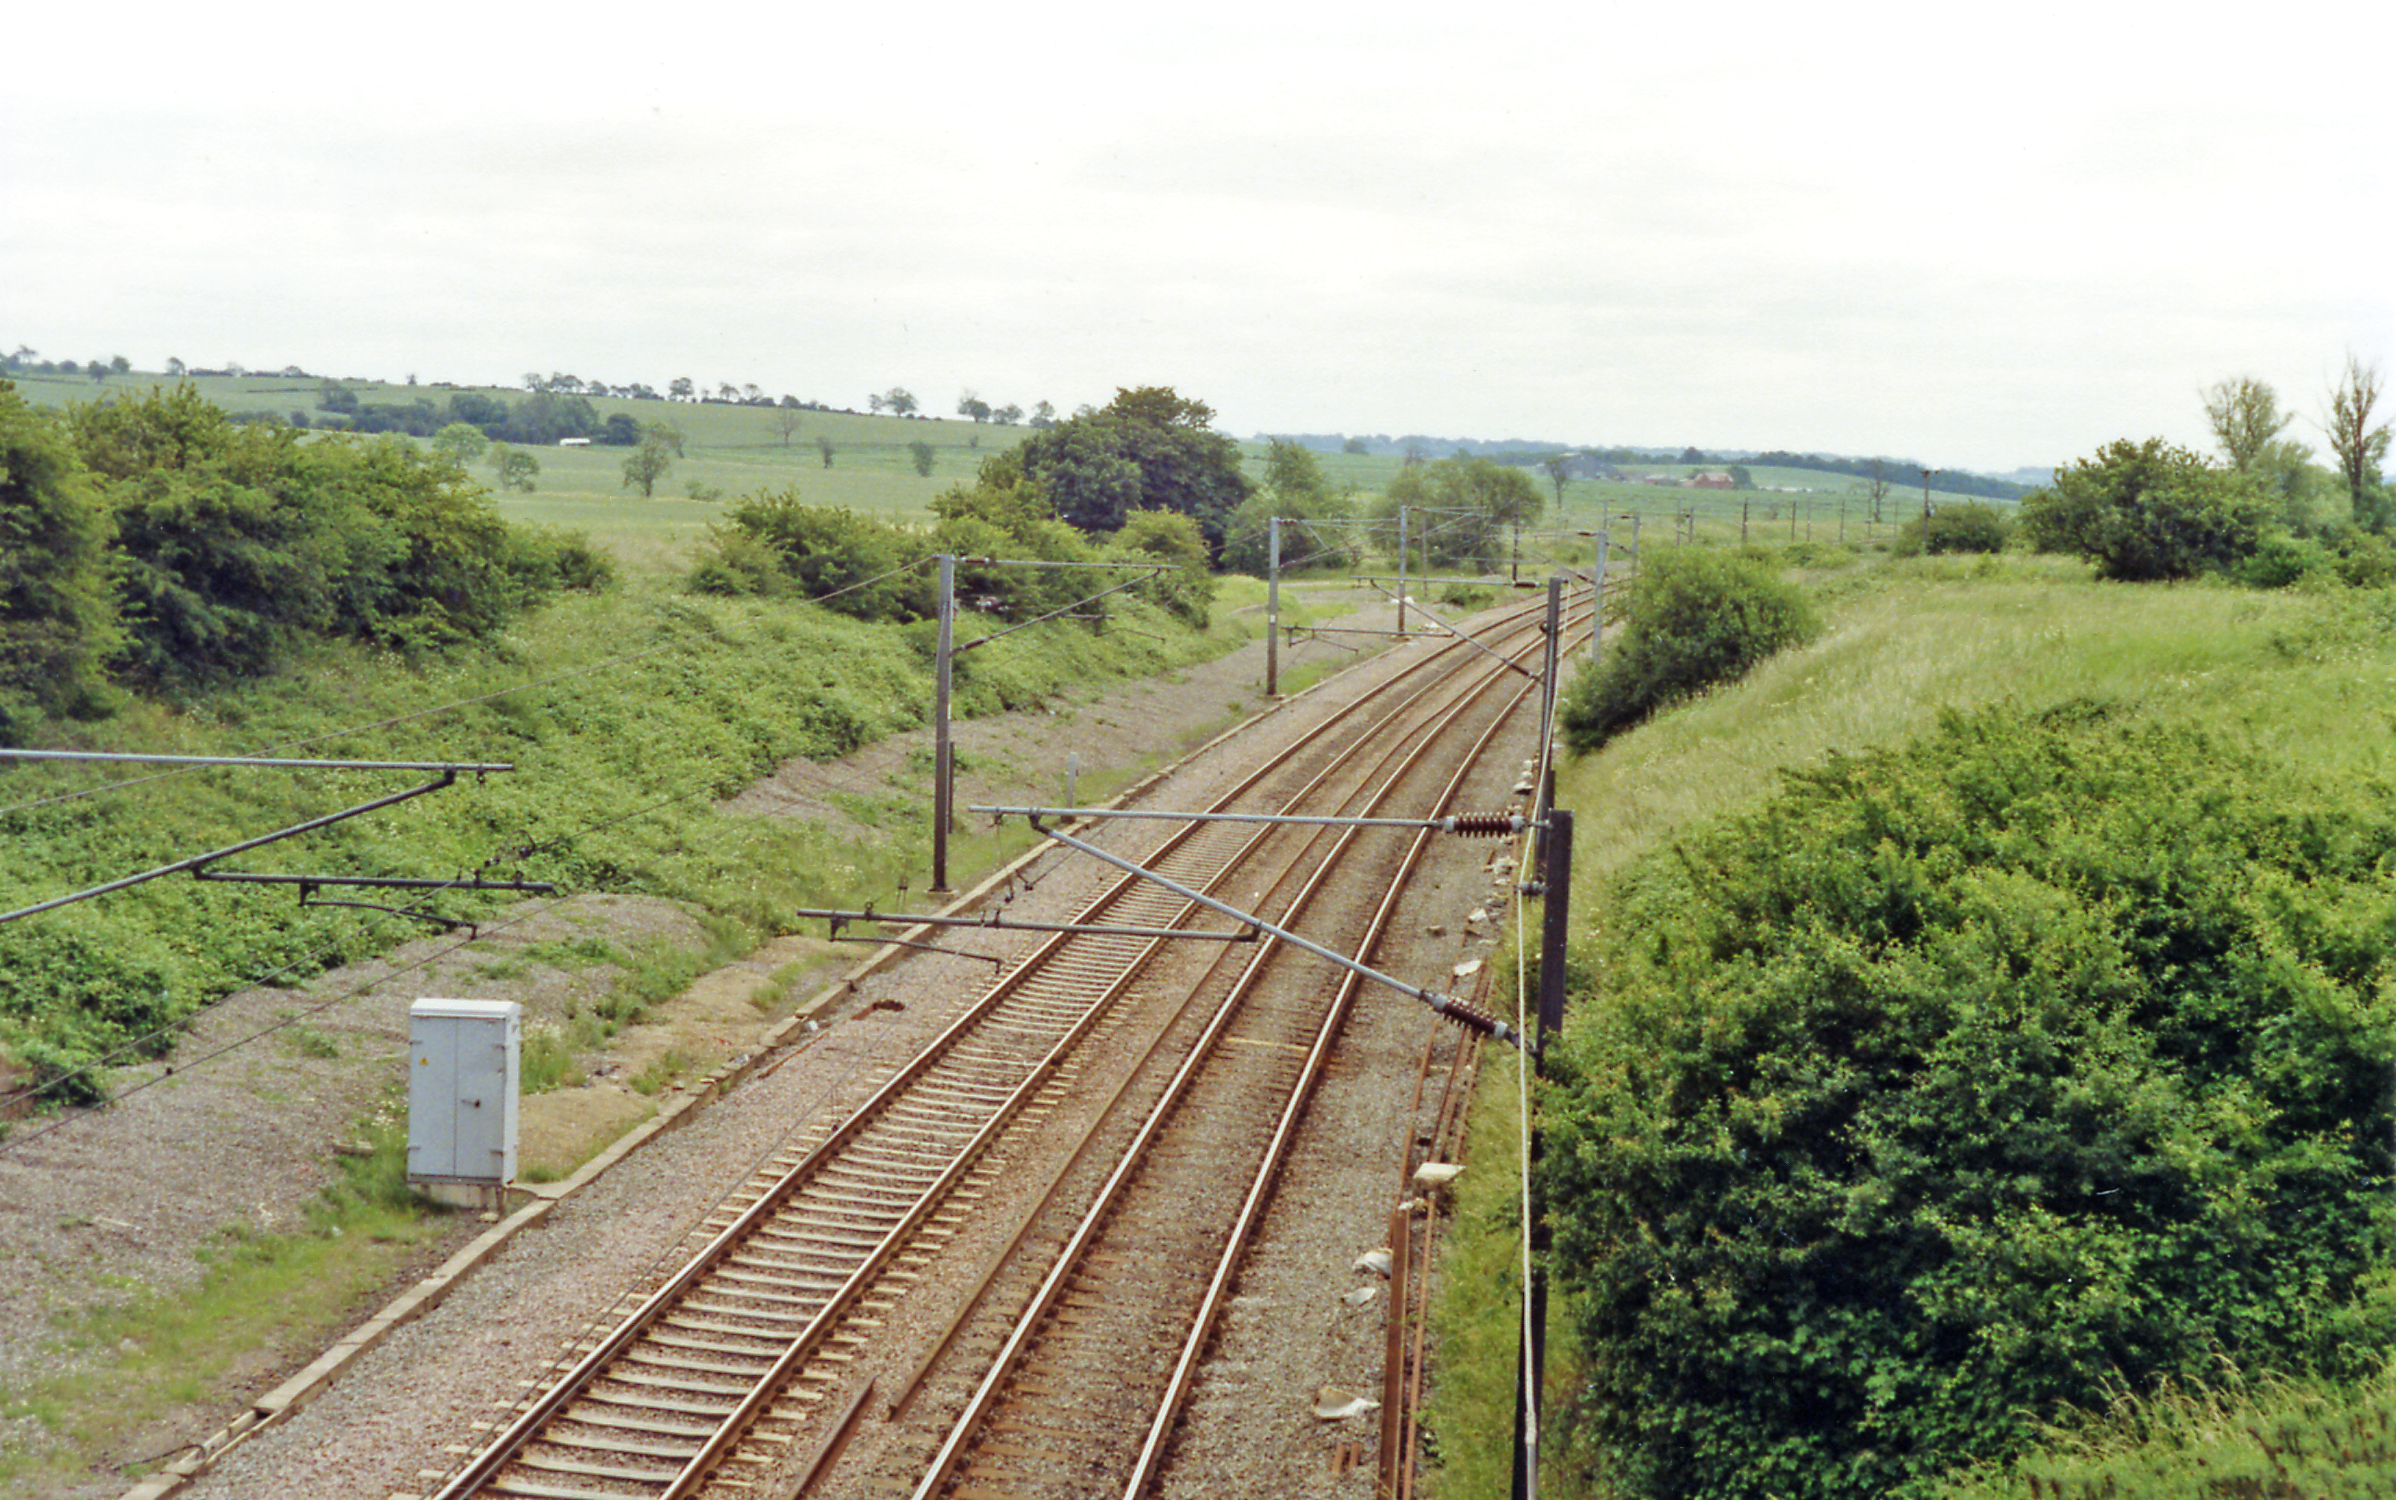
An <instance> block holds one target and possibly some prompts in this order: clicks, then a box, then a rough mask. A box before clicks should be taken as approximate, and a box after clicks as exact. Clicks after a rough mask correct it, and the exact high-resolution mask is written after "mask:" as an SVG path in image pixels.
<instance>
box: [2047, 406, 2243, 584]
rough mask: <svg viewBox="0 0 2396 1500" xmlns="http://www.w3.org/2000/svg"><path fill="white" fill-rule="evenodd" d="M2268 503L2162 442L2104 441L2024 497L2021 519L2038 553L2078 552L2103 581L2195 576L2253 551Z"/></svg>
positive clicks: (2223, 473) (2227, 565)
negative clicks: (2049, 483) (2048, 483)
mask: <svg viewBox="0 0 2396 1500" xmlns="http://www.w3.org/2000/svg"><path fill="white" fill-rule="evenodd" d="M2265 510H2266V507H2265V506H2264V504H2263V502H2262V500H2261V499H2260V498H2259V496H2258V495H2257V494H2256V492H2255V491H2254V489H2253V488H2252V487H2251V486H2248V485H2245V484H2242V483H2240V482H2238V481H2237V480H2236V479H2235V477H2234V476H2231V475H2229V474H2228V473H2227V472H2226V471H2224V470H2220V469H2216V468H2214V467H2213V466H2212V465H2211V464H2209V463H2207V462H2206V461H2205V460H2204V459H2203V458H2201V457H2199V456H2198V455H2196V454H2194V453H2190V452H2189V451H2188V450H2186V449H2185V448H2176V447H2173V446H2171V445H2170V444H2168V443H2165V442H2164V441H2163V440H2162V439H2161V438H2149V439H2147V440H2146V441H2145V442H2144V443H2132V442H2130V441H2129V440H2128V439H2126V438H2125V439H2121V440H2119V441H2116V442H2113V443H2111V444H2108V445H2107V446H2106V447H2104V448H2103V449H2101V450H2099V451H2098V453H2097V455H2096V457H2094V458H2084V459H2081V460H2079V461H2078V462H2076V463H2074V464H2073V465H2072V466H2071V468H2070V469H2068V470H2065V471H2062V472H2060V473H2058V474H2057V475H2056V476H2055V483H2054V485H2053V487H2051V488H2049V489H2045V490H2038V491H2034V492H2032V493H2031V494H2030V495H2029V496H2028V497H2027V498H2025V499H2024V500H2023V501H2022V506H2021V521H2022V526H2023V529H2024V530H2025V531H2026V532H2027V533H2028V535H2029V537H2030V541H2031V544H2032V545H2033V546H2035V547H2037V548H2038V549H2039V550H2040V551H2042V552H2074V553H2078V554H2079V555H2080V556H2082V557H2086V558H2088V559H2090V560H2092V561H2093V562H2095V563H2096V565H2097V574H2098V576H2099V577H2103V578H2118V579H2125V580H2130V581H2142V580H2153V579H2170V578H2192V577H2194V576H2195V575H2197V574H2199V573H2203V572H2211V571H2219V570H2223V569H2227V568H2230V567H2233V566H2235V565H2236V564H2237V563H2238V562H2239V561H2240V560H2241V559H2242V558H2244V557H2246V556H2247V555H2248V554H2250V553H2252V552H2253V551H2254V550H2255V544H2256V542H2257V541H2258V540H2259V539H2260V536H2261V529H2262V523H2263V520H2264V515H2265Z"/></svg>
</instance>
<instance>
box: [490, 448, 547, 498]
mask: <svg viewBox="0 0 2396 1500" xmlns="http://www.w3.org/2000/svg"><path fill="white" fill-rule="evenodd" d="M490 464H491V472H492V473H493V474H495V475H497V476H498V478H499V487H500V488H501V489H503V490H522V491H523V492H524V493H525V494H527V495H529V494H531V493H532V482H533V480H534V479H535V478H537V477H539V475H540V472H541V461H540V460H539V459H537V458H535V457H533V456H532V455H531V454H529V453H527V452H525V451H524V450H523V449H521V448H518V447H514V446H511V445H510V444H507V443H493V444H492V445H491V453H490Z"/></svg>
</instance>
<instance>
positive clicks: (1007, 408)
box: [990, 401, 1023, 427]
mask: <svg viewBox="0 0 2396 1500" xmlns="http://www.w3.org/2000/svg"><path fill="white" fill-rule="evenodd" d="M990 420H991V421H993V422H996V423H997V424H998V425H999V426H1001V427H1012V426H1014V425H1015V424H1016V423H1018V422H1020V421H1022V420H1023V408H1022V407H1020V406H1017V405H1016V404H1015V403H1014V402H1012V401H1010V402H1008V403H1007V404H1006V405H1004V406H1002V407H999V408H998V409H996V410H995V411H993V412H991V413H990Z"/></svg>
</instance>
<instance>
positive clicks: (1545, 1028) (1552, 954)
mask: <svg viewBox="0 0 2396 1500" xmlns="http://www.w3.org/2000/svg"><path fill="white" fill-rule="evenodd" d="M1541 845H1542V848H1543V851H1544V854H1545V859H1544V861H1543V863H1544V866H1545V868H1544V869H1543V871H1542V872H1541V874H1542V885H1541V894H1540V898H1539V908H1540V909H1539V919H1540V920H1539V927H1540V938H1539V1020H1538V1023H1537V1025H1538V1037H1539V1043H1540V1046H1541V1047H1542V1048H1544V1047H1545V1046H1546V1045H1547V1041H1548V1039H1549V1038H1550V1037H1552V1036H1554V1035H1555V1034H1556V1033H1557V1032H1558V1031H1561V1030H1562V1029H1563V1028H1564V968H1565V964H1564V946H1565V936H1566V932H1567V928H1568V926H1569V924H1570V921H1571V916H1572V912H1571V906H1572V814H1571V813H1568V812H1563V811H1560V810H1557V809H1554V808H1550V809H1549V810H1548V815H1547V826H1546V830H1545V833H1544V835H1543V837H1542V838H1541ZM1528 1066H1529V1067H1530V1069H1531V1072H1532V1076H1533V1077H1534V1078H1537V1077H1539V1076H1541V1069H1540V1067H1539V1054H1536V1053H1534V1054H1533V1055H1532V1056H1531V1057H1530V1058H1529V1059H1528ZM1530 1137H1531V1140H1530V1149H1531V1205H1530V1208H1531V1222H1530V1224H1529V1225H1528V1226H1526V1228H1527V1232H1528V1233H1529V1234H1530V1236H1531V1285H1530V1288H1529V1291H1528V1293H1527V1295H1528V1296H1529V1298H1530V1301H1531V1312H1530V1318H1529V1320H1528V1321H1529V1323H1530V1343H1531V1347H1530V1351H1529V1356H1528V1358H1526V1359H1525V1360H1524V1361H1523V1364H1522V1366H1521V1370H1520V1373H1519V1374H1517V1376H1516V1377H1515V1379H1516V1388H1515V1404H1514V1492H1515V1493H1516V1494H1517V1495H1522V1496H1533V1495H1537V1494H1538V1493H1539V1455H1538V1454H1537V1453H1536V1452H1535V1451H1534V1450H1533V1445H1532V1444H1531V1443H1530V1442H1529V1441H1527V1440H1526V1438H1527V1434H1529V1433H1531V1432H1535V1431H1537V1430H1538V1429H1537V1426H1536V1419H1537V1415H1538V1407H1539V1396H1540V1388H1541V1387H1542V1386H1543V1385H1544V1384H1545V1383H1546V1377H1547V1263H1548V1260H1549V1259H1550V1258H1551V1256H1552V1254H1553V1251H1554V1246H1555V1233H1554V1230H1553V1229H1552V1228H1551V1226H1550V1225H1549V1223H1548V1218H1547V1195H1546V1194H1545V1193H1543V1192H1541V1191H1540V1190H1539V1161H1540V1157H1541V1155H1542V1154H1543V1150H1544V1146H1545V1141H1544V1139H1543V1137H1542V1132H1541V1131H1540V1129H1539V1126H1538V1123H1537V1118H1536V1116H1534V1118H1533V1122H1532V1125H1531V1130H1530Z"/></svg>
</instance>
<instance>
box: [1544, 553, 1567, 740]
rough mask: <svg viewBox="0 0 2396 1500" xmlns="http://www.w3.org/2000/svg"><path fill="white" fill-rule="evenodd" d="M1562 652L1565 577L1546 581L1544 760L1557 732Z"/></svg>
mask: <svg viewBox="0 0 2396 1500" xmlns="http://www.w3.org/2000/svg"><path fill="white" fill-rule="evenodd" d="M1563 650H1564V575H1563V574H1561V573H1553V574H1550V575H1549V576H1548V580H1547V660H1546V662H1545V663H1544V666H1543V670H1542V671H1541V672H1540V674H1539V681H1540V684H1541V685H1540V689H1539V755H1540V759H1542V760H1543V761H1544V760H1546V759H1547V758H1548V756H1549V754H1550V748H1549V747H1550V746H1551V745H1552V744H1553V742H1554V735H1555V732H1556V667H1557V663H1558V662H1560V661H1561V660H1562V659H1563Z"/></svg>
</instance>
